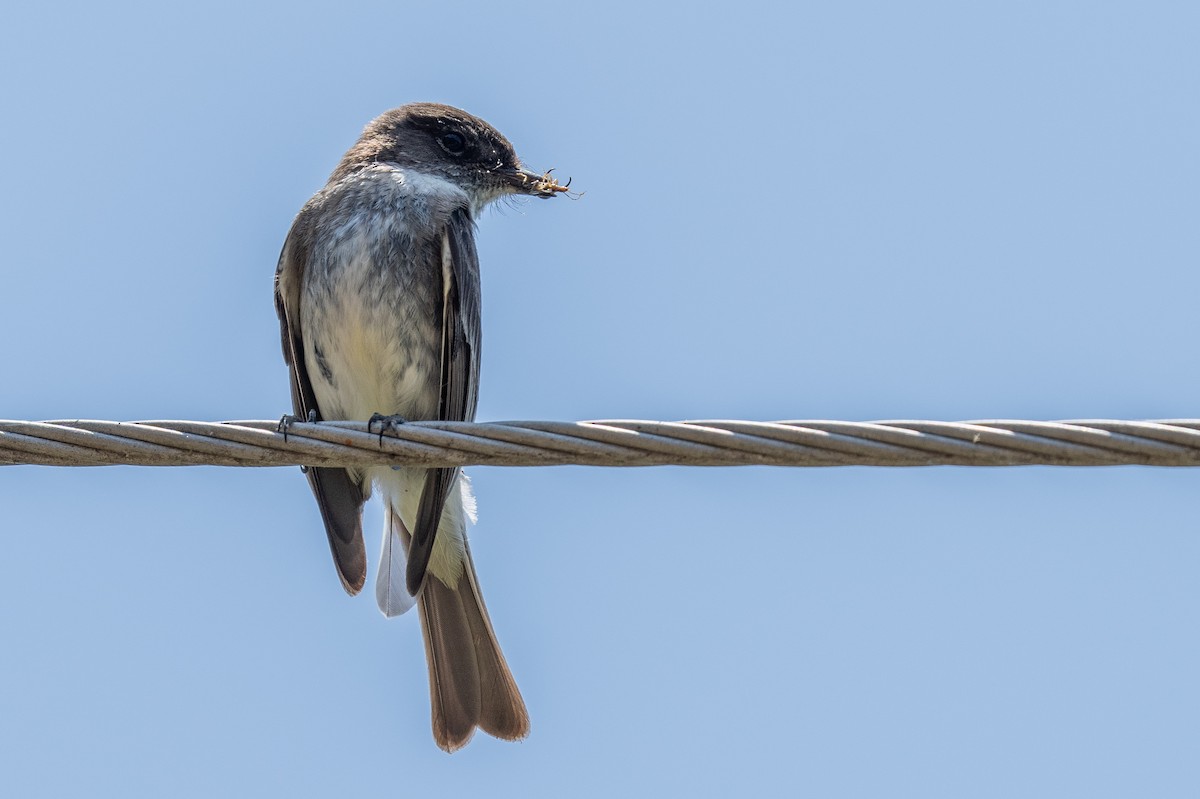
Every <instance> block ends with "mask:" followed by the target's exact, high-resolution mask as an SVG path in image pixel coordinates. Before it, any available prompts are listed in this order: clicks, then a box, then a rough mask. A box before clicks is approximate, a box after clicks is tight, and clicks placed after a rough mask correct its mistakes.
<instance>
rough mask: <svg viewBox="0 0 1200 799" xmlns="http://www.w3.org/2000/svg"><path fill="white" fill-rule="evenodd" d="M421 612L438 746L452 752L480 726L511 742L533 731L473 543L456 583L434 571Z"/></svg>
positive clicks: (419, 607) (423, 592) (423, 593)
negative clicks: (491, 613)
mask: <svg viewBox="0 0 1200 799" xmlns="http://www.w3.org/2000/svg"><path fill="white" fill-rule="evenodd" d="M464 543H465V542H464ZM417 612H418V614H419V615H420V617H421V630H422V632H424V634H425V657H426V659H427V660H428V661H429V695H430V704H431V705H432V710H433V738H434V740H435V741H436V742H437V745H438V746H440V747H441V748H442V749H445V750H446V751H447V752H453V751H454V750H456V749H460V748H462V747H463V746H465V745H466V743H467V742H468V741H470V740H471V736H472V735H473V734H474V733H475V728H476V727H479V729H481V730H483V731H484V732H486V733H488V734H490V735H494V736H496V737H497V738H502V739H504V740H506V741H516V740H519V739H521V738H524V737H525V736H526V735H528V734H529V713H528V712H527V711H526V710H525V702H524V700H523V699H522V698H521V692H520V690H518V689H517V683H516V681H515V680H513V676H512V673H511V672H510V671H509V670H508V664H507V663H505V661H504V654H503V653H502V652H501V651H500V644H499V642H497V641H496V634H495V632H493V630H492V622H491V620H490V619H489V618H488V614H487V608H485V607H484V604H483V596H482V595H481V594H480V593H479V581H478V580H477V579H476V577H475V566H474V564H473V563H472V562H471V551H470V549H469V548H468V549H467V550H466V558H465V560H464V563H463V570H462V575H461V576H460V577H459V579H458V585H457V586H455V587H453V588H451V587H450V586H447V585H446V584H445V583H443V582H442V581H441V579H440V578H438V577H437V576H435V575H430V576H429V578H428V579H427V580H426V581H425V586H424V588H422V589H421V594H420V596H419V597H417Z"/></svg>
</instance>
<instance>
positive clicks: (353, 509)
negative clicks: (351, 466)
mask: <svg viewBox="0 0 1200 799" xmlns="http://www.w3.org/2000/svg"><path fill="white" fill-rule="evenodd" d="M308 484H309V485H310V486H311V487H312V491H313V495H314V496H316V498H317V507H319V508H320V509H321V518H322V519H323V520H324V521H325V533H326V535H328V536H329V550H330V552H332V553H333V564H334V566H336V567H337V572H338V577H340V578H341V580H342V587H343V588H345V589H346V593H348V594H351V595H354V594H357V593H358V592H359V591H361V590H362V587H363V584H364V583H365V582H366V581H367V550H366V546H365V545H364V544H363V537H362V507H363V503H364V502H365V501H366V497H365V496H364V494H363V490H362V486H361V485H360V484H359V483H358V481H357V480H355V479H354V478H353V477H351V476H350V473H349V472H347V471H346V470H345V469H337V468H324V467H313V468H310V469H309V470H308Z"/></svg>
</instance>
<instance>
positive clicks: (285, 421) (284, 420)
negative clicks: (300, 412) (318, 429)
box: [275, 409, 317, 474]
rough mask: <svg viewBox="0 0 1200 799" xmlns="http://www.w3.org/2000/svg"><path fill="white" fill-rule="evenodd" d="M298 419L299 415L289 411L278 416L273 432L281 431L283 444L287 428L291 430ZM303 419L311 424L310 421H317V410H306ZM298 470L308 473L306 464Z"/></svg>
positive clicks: (285, 441) (285, 440)
mask: <svg viewBox="0 0 1200 799" xmlns="http://www.w3.org/2000/svg"><path fill="white" fill-rule="evenodd" d="M299 421H300V417H299V416H296V415H294V414H290V413H285V414H284V415H283V416H281V417H279V424H277V425H275V432H277V433H283V441H284V443H285V444H286V443H287V436H288V430H291V429H292V425H294V424H296V423H297V422H299ZM305 421H306V422H309V423H310V424H311V423H313V422H315V421H317V411H316V409H313V410H311V411H309V412H308V418H307V419H305ZM300 471H302V472H304V473H305V474H307V473H308V467H307V466H301V467H300Z"/></svg>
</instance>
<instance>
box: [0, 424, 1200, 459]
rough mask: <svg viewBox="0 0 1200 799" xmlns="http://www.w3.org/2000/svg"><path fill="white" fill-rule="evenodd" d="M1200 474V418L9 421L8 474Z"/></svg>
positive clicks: (4, 443)
mask: <svg viewBox="0 0 1200 799" xmlns="http://www.w3.org/2000/svg"><path fill="white" fill-rule="evenodd" d="M20 464H37V465H48V466H108V465H119V464H123V465H135V466H198V465H214V466H298V465H305V466H351V465H374V464H390V465H394V466H401V465H403V466H420V467H432V466H475V465H485V466H560V465H568V464H574V465H581V466H665V465H679V466H745V465H763V466H935V465H953V466H1029V465H1049V466H1116V465H1122V464H1136V465H1147V466H1200V419H1165V420H1158V421H1121V420H1111V419H1084V420H1073V421H1062V422H1038V421H1024V420H1011V419H991V420H981V421H969V422H939V421H915V420H896V421H880V422H841V421H829V420H807V421H804V420H797V421H780V422H749V421H737V420H732V421H731V420H710V421H686V422H655V421H638V420H624V419H612V420H601V421H591V422H486V423H479V422H408V423H405V424H401V425H398V426H395V427H393V428H391V429H389V430H388V431H387V432H386V433H385V434H382V435H381V434H380V433H379V431H378V430H369V429H368V425H367V424H366V423H365V422H319V423H312V422H295V423H293V424H291V425H290V426H289V427H288V428H287V432H286V433H283V432H281V431H280V429H279V423H278V422H273V421H240V422H194V421H145V422H109V421H90V420H72V421H52V422H25V421H0V465H20Z"/></svg>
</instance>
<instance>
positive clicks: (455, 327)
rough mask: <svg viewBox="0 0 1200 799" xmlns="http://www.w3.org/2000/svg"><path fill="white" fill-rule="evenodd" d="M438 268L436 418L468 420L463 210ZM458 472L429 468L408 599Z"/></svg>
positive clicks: (475, 386)
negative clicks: (439, 326) (439, 317)
mask: <svg viewBox="0 0 1200 799" xmlns="http://www.w3.org/2000/svg"><path fill="white" fill-rule="evenodd" d="M436 246H437V247H439V249H440V250H441V264H442V298H443V300H442V309H441V310H442V320H441V321H442V363H441V372H442V375H441V386H440V391H439V399H438V418H439V419H442V420H445V421H471V420H472V419H474V418H475V406H476V405H477V404H478V401H479V346H480V338H481V336H480V319H479V308H480V303H479V255H478V253H477V252H476V250H475V226H474V222H472V220H471V216H470V214H469V213H468V212H467V210H466V209H465V208H462V209H459V210H457V211H455V212H454V213H453V214H452V215H451V217H450V221H449V222H448V223H447V225H446V228H445V230H444V231H443V233H442V236H441V240H440V241H439V242H437V243H436ZM457 476H458V469H430V470H429V471H428V472H426V474H425V486H424V488H423V490H422V491H421V502H420V504H419V505H418V507H417V520H416V525H415V526H414V529H413V536H412V542H411V543H410V544H409V548H408V571H407V573H406V575H405V583H406V585H407V588H408V591H409V593H410V594H412V595H413V596H416V595H417V592H418V591H420V590H421V585H422V584H423V582H424V580H425V572H426V569H427V568H428V567H429V558H430V556H431V555H432V554H433V544H434V540H435V539H436V537H437V530H438V523H439V522H440V521H441V517H442V507H443V506H444V505H445V504H446V496H447V495H448V494H449V492H450V489H451V488H452V487H453V486H454V480H455V478H456V477H457Z"/></svg>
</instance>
